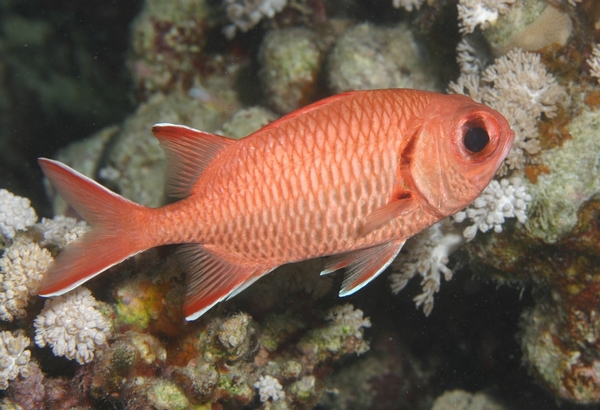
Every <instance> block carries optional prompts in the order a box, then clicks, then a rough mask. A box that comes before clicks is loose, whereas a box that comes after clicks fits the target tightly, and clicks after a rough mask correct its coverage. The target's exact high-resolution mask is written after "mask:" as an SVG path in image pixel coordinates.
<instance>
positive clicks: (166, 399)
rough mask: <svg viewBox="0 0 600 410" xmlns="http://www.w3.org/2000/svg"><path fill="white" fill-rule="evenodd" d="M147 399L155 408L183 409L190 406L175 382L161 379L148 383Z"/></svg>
mask: <svg viewBox="0 0 600 410" xmlns="http://www.w3.org/2000/svg"><path fill="white" fill-rule="evenodd" d="M148 399H149V401H150V403H152V405H154V407H155V408H156V409H157V410H185V409H188V408H189V406H190V402H189V401H188V399H187V397H186V396H185V394H183V392H182V391H181V389H179V387H177V385H176V384H175V383H173V382H170V381H168V380H163V379H159V380H157V381H156V382H154V383H152V384H151V385H150V387H149V390H148Z"/></svg>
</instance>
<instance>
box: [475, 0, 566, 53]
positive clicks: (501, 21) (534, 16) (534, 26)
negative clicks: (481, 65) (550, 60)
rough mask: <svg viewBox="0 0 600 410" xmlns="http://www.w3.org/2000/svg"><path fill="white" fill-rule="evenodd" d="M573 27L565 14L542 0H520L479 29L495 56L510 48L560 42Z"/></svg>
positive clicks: (564, 42)
mask: <svg viewBox="0 0 600 410" xmlns="http://www.w3.org/2000/svg"><path fill="white" fill-rule="evenodd" d="M572 31H573V23H572V22H571V18H570V17H569V15H568V14H567V13H566V12H564V11H562V10H559V9H558V8H556V7H553V6H551V5H550V4H548V3H547V2H546V1H543V0H521V1H519V2H516V3H515V4H514V5H513V6H512V7H510V9H509V10H508V12H507V13H505V14H504V15H502V16H501V17H500V18H498V21H497V22H496V23H495V24H493V25H492V26H491V27H489V28H488V29H486V30H485V31H484V32H483V35H484V36H485V38H486V39H487V40H488V43H489V45H490V47H491V49H492V51H493V53H494V54H495V55H496V56H501V55H504V54H506V53H507V52H508V51H509V50H511V49H513V48H520V49H522V50H525V51H537V50H541V49H542V48H544V47H546V46H550V45H552V44H555V45H557V46H559V47H562V46H564V45H565V44H566V43H567V40H568V39H569V37H570V36H571V33H572Z"/></svg>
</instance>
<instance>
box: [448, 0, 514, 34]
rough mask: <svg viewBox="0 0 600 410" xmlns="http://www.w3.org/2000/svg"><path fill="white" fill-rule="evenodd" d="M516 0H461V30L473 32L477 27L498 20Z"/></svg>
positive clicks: (459, 6)
mask: <svg viewBox="0 0 600 410" xmlns="http://www.w3.org/2000/svg"><path fill="white" fill-rule="evenodd" d="M515 1H516V0H459V1H458V5H457V8H458V18H459V20H460V22H459V25H460V31H461V32H463V33H472V32H473V31H474V30H475V27H477V26H481V28H482V29H484V28H486V27H488V26H489V25H490V24H493V23H495V22H496V20H498V16H499V15H500V14H504V13H506V12H507V11H508V10H509V8H510V6H511V5H512V4H513V3H515Z"/></svg>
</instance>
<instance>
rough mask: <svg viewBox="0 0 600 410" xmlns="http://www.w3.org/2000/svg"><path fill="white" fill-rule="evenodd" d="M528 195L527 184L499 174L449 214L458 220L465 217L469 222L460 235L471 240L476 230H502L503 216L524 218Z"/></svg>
mask: <svg viewBox="0 0 600 410" xmlns="http://www.w3.org/2000/svg"><path fill="white" fill-rule="evenodd" d="M531 200H532V197H531V195H529V194H528V193H527V186H526V185H524V184H523V181H522V180H521V179H520V178H511V179H510V180H508V179H506V178H503V179H501V180H500V181H498V180H493V181H492V182H491V183H490V184H489V185H488V186H487V187H486V188H485V190H484V191H483V192H482V193H481V195H479V197H478V198H477V199H476V200H475V201H473V203H472V204H471V205H469V206H468V207H467V208H466V209H465V210H463V211H460V212H458V213H457V214H455V215H454V216H453V218H454V220H455V221H456V222H458V223H461V222H463V221H465V220H466V219H467V218H468V219H470V220H471V221H472V222H473V225H470V226H468V227H467V228H465V230H464V232H463V235H464V237H465V238H467V241H470V240H473V238H475V235H476V234H477V231H478V230H479V231H481V232H487V231H489V230H490V229H493V230H494V232H496V233H499V232H502V225H503V224H504V222H505V221H506V218H517V221H519V222H520V223H522V224H523V223H525V222H526V221H527V205H528V204H529V203H530V202H531Z"/></svg>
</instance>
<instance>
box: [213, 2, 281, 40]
mask: <svg viewBox="0 0 600 410" xmlns="http://www.w3.org/2000/svg"><path fill="white" fill-rule="evenodd" d="M223 4H224V6H225V11H226V12H227V17H229V20H231V22H232V23H233V24H232V25H229V26H227V27H225V30H224V32H225V35H226V36H227V37H228V38H233V36H234V35H235V30H236V28H238V29H240V30H242V31H244V32H245V31H248V30H250V29H251V28H253V27H254V26H256V25H257V24H258V23H259V22H260V21H261V20H262V19H263V17H268V18H273V16H275V14H276V13H279V12H280V11H281V10H283V8H284V7H285V6H287V0H224V1H223Z"/></svg>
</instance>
